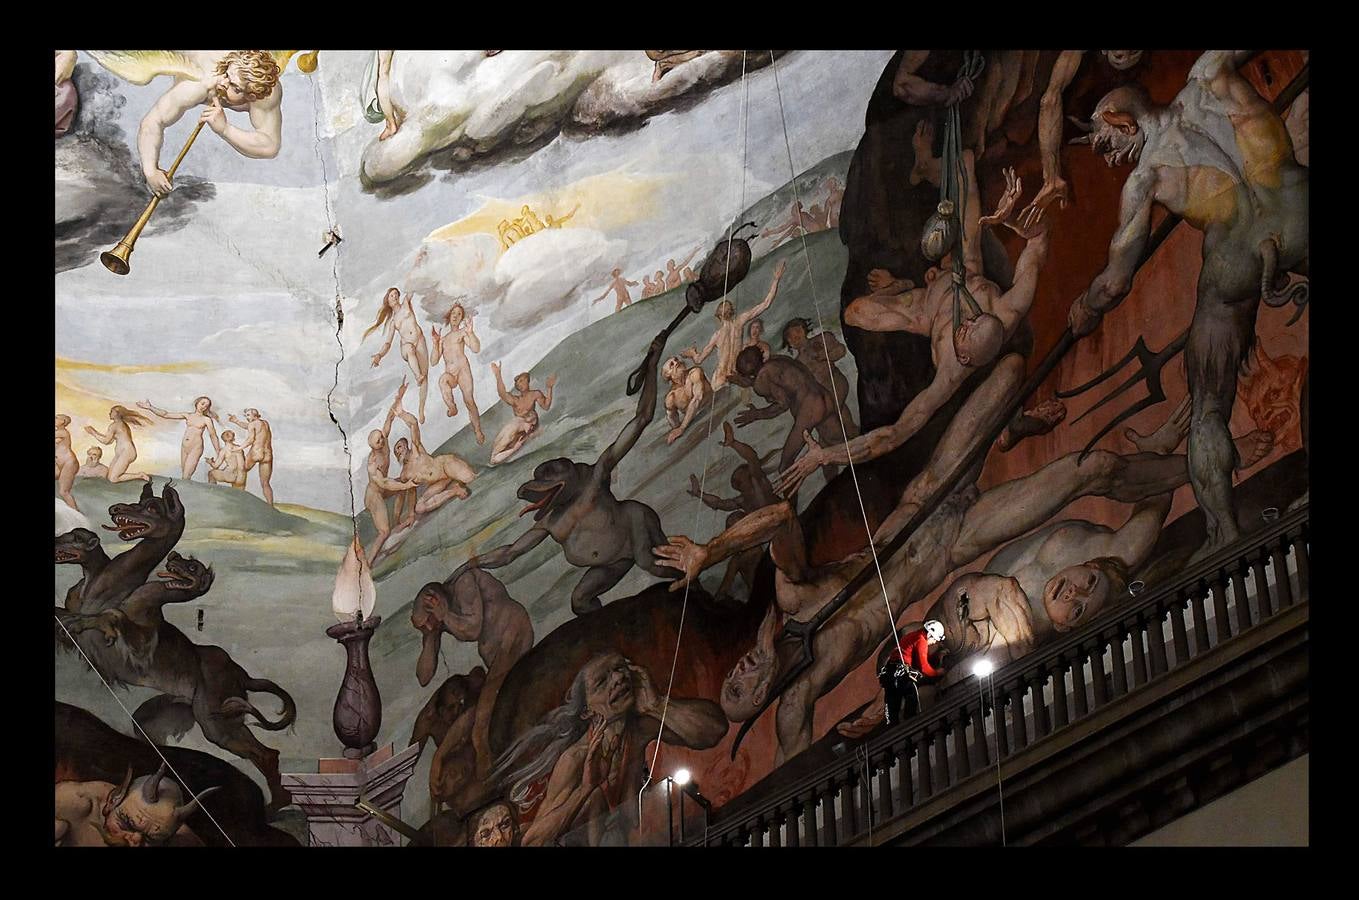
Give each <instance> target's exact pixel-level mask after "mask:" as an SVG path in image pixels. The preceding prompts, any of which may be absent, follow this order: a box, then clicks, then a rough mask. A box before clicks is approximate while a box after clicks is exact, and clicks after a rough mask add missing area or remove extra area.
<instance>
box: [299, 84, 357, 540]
mask: <svg viewBox="0 0 1359 900" xmlns="http://www.w3.org/2000/svg"><path fill="white" fill-rule="evenodd" d="M318 77H319V76H318ZM311 93H312V114H313V119H312V125H313V131H314V133H315V137H316V144H315V151H316V161H317V164H318V165H320V167H321V191H322V193H323V195H324V196H325V205H326V224H327V226H328V227H329V228H330V229H331V230H334V228H335V224H336V223H335V214H334V211H333V209H332V207H331V202H330V175H329V173H328V172H327V171H326V160H325V155H324V154H323V153H322V152H321V146H322V145H321V90H320V86H319V85H318V83H317V80H316V79H312V80H311ZM332 251H333V255H332V256H331V258H330V273H331V278H332V279H333V280H334V282H335V343H336V345H337V346H338V347H339V349H340V356H339V358H338V359H337V360H336V361H335V380H334V381H333V382H332V383H331V386H330V390H329V391H327V392H326V412H327V414H328V415H329V416H330V421H332V422H334V423H335V428H336V430H338V431H339V432H340V440H341V441H342V442H343V444H344V455H345V473H344V477H345V489H346V490H347V491H348V493H349V519H350V522H351V523H352V524H353V528H354V539H355V540H356V541H357V540H358V537H359V516H358V508H357V504H356V503H355V500H354V454H353V452H352V451H351V450H350V448H349V433H348V432H346V431H345V429H344V426H343V425H342V424H340V420H339V419H338V418H336V417H335V391H336V390H338V389H339V386H340V367H341V366H342V365H344V360H345V352H344V338H343V335H342V332H343V330H344V306H343V301H342V291H341V287H340V248H339V246H338V245H336V246H335V247H334V248H332ZM364 563H365V560H364V559H363V558H362V554H360V560H359V564H360V567H362V566H363V565H364Z"/></svg>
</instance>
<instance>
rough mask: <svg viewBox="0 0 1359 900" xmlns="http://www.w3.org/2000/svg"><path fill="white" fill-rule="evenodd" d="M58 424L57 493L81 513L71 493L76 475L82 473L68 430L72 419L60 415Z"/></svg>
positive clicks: (57, 420) (68, 504)
mask: <svg viewBox="0 0 1359 900" xmlns="http://www.w3.org/2000/svg"><path fill="white" fill-rule="evenodd" d="M56 423H57V432H56V462H57V468H56V482H57V493H58V494H60V495H61V499H62V500H63V501H64V502H65V503H66V505H67V506H69V507H71V509H73V510H75V511H76V512H80V507H79V506H76V501H75V496H74V495H73V494H72V493H71V486H72V485H74V484H75V480H76V474H77V473H78V472H79V471H80V460H79V459H77V458H76V455H75V451H74V450H72V449H71V432H70V431H68V430H67V428H66V426H67V425H70V424H71V417H70V416H65V415H61V414H60V413H58V414H57V418H56Z"/></svg>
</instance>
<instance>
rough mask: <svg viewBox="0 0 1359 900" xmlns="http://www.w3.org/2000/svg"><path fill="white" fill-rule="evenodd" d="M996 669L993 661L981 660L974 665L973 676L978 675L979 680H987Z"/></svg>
mask: <svg viewBox="0 0 1359 900" xmlns="http://www.w3.org/2000/svg"><path fill="white" fill-rule="evenodd" d="M995 668H996V667H995V666H993V665H991V660H989V659H979V660H977V661H976V662H975V663H973V664H972V674H973V675H976V676H977V677H978V678H985V677H986V676H987V675H990V674H991V673H992V672H994V671H995Z"/></svg>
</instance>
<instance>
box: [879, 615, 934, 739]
mask: <svg viewBox="0 0 1359 900" xmlns="http://www.w3.org/2000/svg"><path fill="white" fill-rule="evenodd" d="M943 639H944V625H943V623H942V622H939V621H936V620H935V619H930V620H929V621H928V622H926V623H925V626H924V627H923V628H919V629H916V630H915V631H912V632H910V633H908V634H903V635H902V636H901V641H900V644H899V646H896V647H893V648H892V651H891V653H890V654H888V656H887V661H886V662H885V663H883V666H882V668H881V669H880V670H879V671H878V683H879V684H881V685H882V687H883V690H884V691H885V692H886V695H887V724H888V725H895V724H897V722H899V721H901V718H900V716H901V705H902V702H903V701H909V703H908V705H907V710H906V716H907V717H908V718H909V717H910V716H913V715H915V714H916V713H918V712H920V692H919V690H918V689H917V688H916V682H918V681H919V680H920V679H921V677H923V676H928V677H930V678H938V677H939V676H941V675H943V674H944V672H943V670H942V669H936V668H934V666H932V665H930V646H931V645H932V644H937V643H939V642H940V641H942V640H943Z"/></svg>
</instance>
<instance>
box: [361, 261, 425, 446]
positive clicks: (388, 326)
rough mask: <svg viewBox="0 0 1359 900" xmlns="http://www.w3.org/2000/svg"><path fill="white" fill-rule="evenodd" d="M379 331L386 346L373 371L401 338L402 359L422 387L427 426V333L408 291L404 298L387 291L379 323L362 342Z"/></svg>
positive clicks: (375, 357) (422, 419)
mask: <svg viewBox="0 0 1359 900" xmlns="http://www.w3.org/2000/svg"><path fill="white" fill-rule="evenodd" d="M378 328H381V329H382V333H383V334H384V335H385V336H386V342H385V343H384V344H383V345H382V349H381V350H379V351H378V352H377V353H375V354H374V355H373V368H375V369H376V368H377V367H378V365H379V364H380V363H381V362H382V357H384V356H386V355H387V351H388V350H391V349H392V341H393V339H395V338H396V336H397V335H398V334H400V336H401V358H402V359H404V360H405V361H406V365H408V366H410V369H411V374H412V375H414V376H415V383H416V384H417V385H419V386H420V408H419V413H420V424H422V425H423V424H424V423H425V394H426V392H427V391H428V389H429V383H428V382H429V348H428V347H427V346H426V345H425V332H424V331H423V330H421V328H420V323H419V322H418V321H416V319H415V310H414V308H412V307H411V295H410V292H409V291H407V292H406V295H405V296H404V297H403V296H402V295H401V291H400V290H399V289H397V288H388V289H387V293H386V294H384V295H383V296H382V309H381V310H380V311H379V312H378V317H377V321H376V322H374V323H373V324H372V325H371V326H370V327H369V328H368V330H367V331H365V332H364V333H363V338H361V339H360V340H367V338H368V335H370V334H372V333H373V332H374V331H376V330H377V329H378Z"/></svg>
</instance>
